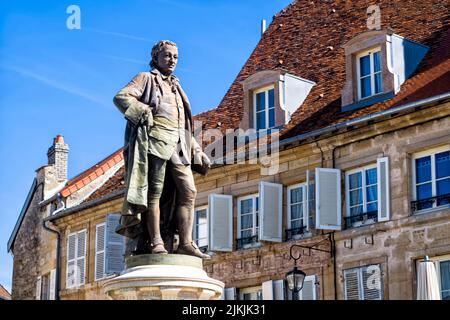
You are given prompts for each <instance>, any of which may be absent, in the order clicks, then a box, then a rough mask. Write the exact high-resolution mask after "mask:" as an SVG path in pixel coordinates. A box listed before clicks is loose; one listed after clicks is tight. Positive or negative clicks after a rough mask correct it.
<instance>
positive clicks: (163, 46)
mask: <svg viewBox="0 0 450 320" xmlns="http://www.w3.org/2000/svg"><path fill="white" fill-rule="evenodd" d="M177 63H178V48H177V45H176V43H175V42H172V41H169V40H161V41H159V42H158V43H156V44H155V45H154V46H153V48H152V61H151V62H150V67H152V68H156V69H158V70H159V71H160V72H161V73H162V74H164V75H167V76H168V75H171V74H172V72H173V71H174V70H175V68H176V66H177Z"/></svg>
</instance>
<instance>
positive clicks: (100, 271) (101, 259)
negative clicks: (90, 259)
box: [95, 223, 106, 281]
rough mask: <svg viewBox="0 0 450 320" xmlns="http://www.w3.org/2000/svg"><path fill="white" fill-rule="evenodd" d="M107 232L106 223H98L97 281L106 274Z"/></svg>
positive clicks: (96, 228) (96, 244)
mask: <svg viewBox="0 0 450 320" xmlns="http://www.w3.org/2000/svg"><path fill="white" fill-rule="evenodd" d="M105 232H106V224H105V223H101V224H98V225H97V226H96V227H95V281H97V280H100V279H102V278H103V277H104V276H105V246H106V238H105Z"/></svg>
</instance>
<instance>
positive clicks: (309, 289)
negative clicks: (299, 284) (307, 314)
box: [300, 275, 316, 300]
mask: <svg viewBox="0 0 450 320" xmlns="http://www.w3.org/2000/svg"><path fill="white" fill-rule="evenodd" d="M300 296H301V298H300V299H301V300H316V276H315V275H312V276H306V277H305V281H304V282H303V288H302V290H301V291H300Z"/></svg>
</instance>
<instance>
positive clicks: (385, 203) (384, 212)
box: [377, 157, 390, 221]
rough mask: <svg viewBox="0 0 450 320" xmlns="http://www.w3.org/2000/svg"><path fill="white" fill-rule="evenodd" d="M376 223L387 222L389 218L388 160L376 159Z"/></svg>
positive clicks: (386, 158)
mask: <svg viewBox="0 0 450 320" xmlns="http://www.w3.org/2000/svg"><path fill="white" fill-rule="evenodd" d="M377 180H378V221H387V220H389V216H390V192H389V191H390V190H389V158H388V157H385V158H379V159H377Z"/></svg>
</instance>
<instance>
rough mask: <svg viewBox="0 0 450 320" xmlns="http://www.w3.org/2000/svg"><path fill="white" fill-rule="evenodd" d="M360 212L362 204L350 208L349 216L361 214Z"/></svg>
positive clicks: (361, 211)
mask: <svg viewBox="0 0 450 320" xmlns="http://www.w3.org/2000/svg"><path fill="white" fill-rule="evenodd" d="M362 213H363V206H362V205H360V206H357V207H353V208H350V216H356V215H358V214H362Z"/></svg>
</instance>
